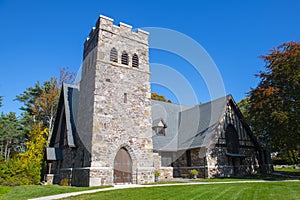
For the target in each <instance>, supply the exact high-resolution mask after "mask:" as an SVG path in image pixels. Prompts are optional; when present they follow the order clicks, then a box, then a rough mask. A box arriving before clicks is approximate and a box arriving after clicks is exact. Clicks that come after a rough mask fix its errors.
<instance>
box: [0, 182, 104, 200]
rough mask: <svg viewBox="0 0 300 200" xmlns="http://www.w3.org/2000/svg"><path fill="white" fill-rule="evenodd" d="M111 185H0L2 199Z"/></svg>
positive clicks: (24, 197) (14, 199)
mask: <svg viewBox="0 0 300 200" xmlns="http://www.w3.org/2000/svg"><path fill="white" fill-rule="evenodd" d="M107 187H109V186H99V187H61V186H59V185H42V186H41V185H26V186H17V187H6V186H4V187H3V186H0V197H1V194H2V195H3V196H2V198H1V200H16V199H17V200H27V199H31V198H37V197H42V196H49V195H56V194H62V193H68V192H78V191H86V190H94V189H100V188H107Z"/></svg>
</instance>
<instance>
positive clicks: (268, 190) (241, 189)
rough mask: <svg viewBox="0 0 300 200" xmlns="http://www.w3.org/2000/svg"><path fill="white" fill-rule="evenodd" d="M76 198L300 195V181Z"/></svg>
mask: <svg viewBox="0 0 300 200" xmlns="http://www.w3.org/2000/svg"><path fill="white" fill-rule="evenodd" d="M67 199H73V200H85V199H89V200H93V199H95V200H96V199H101V200H106V199H116V200H118V199H120V200H124V199H126V200H135V199H146V200H152V199H160V200H169V199H172V200H182V199H193V200H196V199H210V200H212V199H214V200H219V199H226V200H227V199H229V200H231V199H241V200H247V199H259V200H268V199H270V200H276V199H280V200H281V199H285V200H290V199H300V182H276V183H275V182H262V183H227V184H209V185H184V186H163V187H151V188H131V189H122V190H115V191H106V192H100V193H95V194H87V195H83V196H77V197H69V198H67Z"/></svg>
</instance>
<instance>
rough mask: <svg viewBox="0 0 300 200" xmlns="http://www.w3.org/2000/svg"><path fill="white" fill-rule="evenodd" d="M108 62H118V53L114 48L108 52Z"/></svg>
mask: <svg viewBox="0 0 300 200" xmlns="http://www.w3.org/2000/svg"><path fill="white" fill-rule="evenodd" d="M110 61H112V62H118V52H117V50H116V48H115V47H113V48H112V49H111V50H110Z"/></svg>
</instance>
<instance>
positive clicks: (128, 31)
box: [77, 15, 154, 186]
mask: <svg viewBox="0 0 300 200" xmlns="http://www.w3.org/2000/svg"><path fill="white" fill-rule="evenodd" d="M151 128H152V121H151V92H150V72H149V56H148V33H147V32H145V31H143V30H140V29H138V30H137V31H136V32H133V31H132V27H131V26H129V25H127V24H124V23H120V24H119V25H118V26H116V25H114V24H113V19H110V18H108V17H105V16H102V15H100V17H99V19H98V21H97V23H96V27H93V28H92V30H91V32H90V34H89V38H88V39H87V40H86V41H85V43H84V53H83V66H82V79H81V82H80V92H79V104H78V113H77V130H78V135H79V137H80V140H81V143H82V144H83V145H84V146H85V149H86V150H85V151H86V152H85V159H84V161H83V162H84V168H82V170H84V171H85V172H84V173H85V174H88V175H87V176H88V185H89V186H96V185H108V184H114V183H123V182H124V183H138V184H141V183H148V182H153V180H154V175H153V171H154V168H153V144H152V129H151ZM122 170H123V171H122Z"/></svg>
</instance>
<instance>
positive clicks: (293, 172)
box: [274, 167, 300, 177]
mask: <svg viewBox="0 0 300 200" xmlns="http://www.w3.org/2000/svg"><path fill="white" fill-rule="evenodd" d="M274 171H275V172H279V173H281V174H284V175H287V176H299V177H300V169H294V168H293V167H285V168H274Z"/></svg>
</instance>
